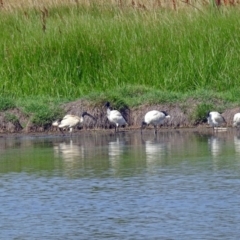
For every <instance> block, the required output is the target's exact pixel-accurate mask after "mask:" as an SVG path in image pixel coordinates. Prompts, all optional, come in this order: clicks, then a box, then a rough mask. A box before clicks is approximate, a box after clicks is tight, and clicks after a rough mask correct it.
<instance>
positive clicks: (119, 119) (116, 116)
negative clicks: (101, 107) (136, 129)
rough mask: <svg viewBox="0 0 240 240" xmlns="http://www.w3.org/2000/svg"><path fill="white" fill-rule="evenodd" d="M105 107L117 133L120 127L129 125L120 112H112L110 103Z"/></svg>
mask: <svg viewBox="0 0 240 240" xmlns="http://www.w3.org/2000/svg"><path fill="white" fill-rule="evenodd" d="M105 106H106V107H107V118H108V120H109V122H110V123H113V124H114V126H115V133H116V132H117V130H118V129H119V127H121V126H124V125H127V122H126V120H125V119H124V117H123V116H122V114H121V113H120V112H119V111H117V110H111V108H110V103H109V102H107V103H106V104H105Z"/></svg>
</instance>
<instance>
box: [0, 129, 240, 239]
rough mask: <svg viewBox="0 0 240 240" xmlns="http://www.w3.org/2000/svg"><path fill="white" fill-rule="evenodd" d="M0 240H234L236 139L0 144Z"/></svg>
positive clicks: (84, 136)
mask: <svg viewBox="0 0 240 240" xmlns="http://www.w3.org/2000/svg"><path fill="white" fill-rule="evenodd" d="M0 154H1V155H0V199H1V208H0V229H1V231H0V239H31V240H32V239H211V240H212V239H240V224H239V222H240V207H239V206H240V197H239V186H240V134H239V135H238V134H237V133H236V132H235V131H234V130H228V131H227V132H220V133H218V134H212V133H211V132H210V131H209V132H208V133H200V132H194V131H191V132H188V131H177V130H172V131H169V132H167V131H165V132H162V133H159V134H158V136H157V137H154V135H153V132H152V131H145V132H144V134H143V137H142V138H141V135H140V133H139V132H134V133H133V132H125V133H124V132H121V133H119V134H118V135H117V136H114V135H110V134H108V133H105V134H100V133H94V132H91V133H82V132H79V133H78V134H76V135H75V136H73V138H72V139H70V138H69V137H65V138H62V137H60V136H53V137H49V136H48V137H17V138H14V137H8V138H1V139H0Z"/></svg>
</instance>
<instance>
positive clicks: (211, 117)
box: [207, 112, 226, 130]
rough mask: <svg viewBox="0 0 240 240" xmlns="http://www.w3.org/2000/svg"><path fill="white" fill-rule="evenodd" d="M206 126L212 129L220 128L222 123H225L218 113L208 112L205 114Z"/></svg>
mask: <svg viewBox="0 0 240 240" xmlns="http://www.w3.org/2000/svg"><path fill="white" fill-rule="evenodd" d="M207 120H208V124H209V125H210V126H211V127H213V130H214V129H215V127H219V126H221V125H222V124H223V123H226V121H225V119H224V117H223V116H222V115H221V114H220V113H219V112H208V114H207Z"/></svg>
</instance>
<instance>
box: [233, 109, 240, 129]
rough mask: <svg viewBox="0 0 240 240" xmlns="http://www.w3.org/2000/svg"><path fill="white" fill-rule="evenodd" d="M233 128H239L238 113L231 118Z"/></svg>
mask: <svg viewBox="0 0 240 240" xmlns="http://www.w3.org/2000/svg"><path fill="white" fill-rule="evenodd" d="M233 127H236V128H239V127H240V113H236V114H235V115H234V116H233Z"/></svg>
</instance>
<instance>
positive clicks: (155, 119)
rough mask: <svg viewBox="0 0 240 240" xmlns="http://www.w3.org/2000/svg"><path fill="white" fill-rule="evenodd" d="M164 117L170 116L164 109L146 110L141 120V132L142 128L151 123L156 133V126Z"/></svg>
mask: <svg viewBox="0 0 240 240" xmlns="http://www.w3.org/2000/svg"><path fill="white" fill-rule="evenodd" d="M166 118H170V116H169V115H168V114H167V113H166V112H165V111H157V110H152V111H149V112H147V113H146V115H145V116H144V120H143V122H142V126H141V134H142V130H143V128H145V127H146V126H147V125H149V124H152V125H153V126H154V133H155V134H157V126H158V125H160V124H162V123H163V121H164V120H165V119H166Z"/></svg>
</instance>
